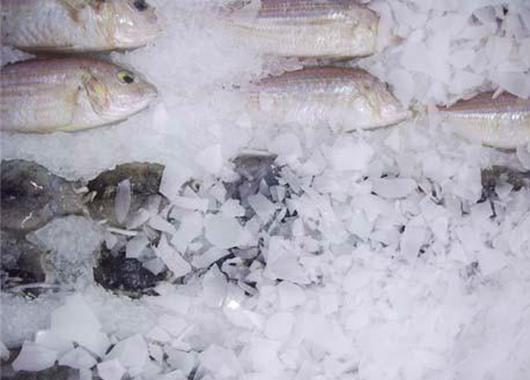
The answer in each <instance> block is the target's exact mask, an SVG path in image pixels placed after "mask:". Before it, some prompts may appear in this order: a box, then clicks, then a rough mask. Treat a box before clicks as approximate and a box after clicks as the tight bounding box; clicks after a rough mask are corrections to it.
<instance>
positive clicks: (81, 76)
mask: <svg viewBox="0 0 530 380" xmlns="http://www.w3.org/2000/svg"><path fill="white" fill-rule="evenodd" d="M156 97H157V89H156V88H155V87H154V86H153V85H152V84H150V83H148V82H147V81H145V80H144V79H142V78H141V77H140V76H139V75H138V74H135V73H133V72H131V71H129V70H126V69H123V68H121V67H119V66H116V65H114V64H112V63H108V62H103V61H98V60H94V59H88V58H64V59H49V60H31V61H24V62H20V63H15V64H12V65H7V66H4V67H2V69H1V71H0V116H1V124H0V128H1V130H2V131H8V132H19V133H51V132H58V131H63V132H74V131H79V130H84V129H88V128H93V127H97V126H102V125H106V124H110V123H114V122H118V121H121V120H124V119H127V118H128V117H130V116H132V115H134V114H136V113H138V112H140V111H142V110H143V109H145V108H147V107H148V106H149V105H150V104H151V103H152V102H153V101H154V99H155V98H156Z"/></svg>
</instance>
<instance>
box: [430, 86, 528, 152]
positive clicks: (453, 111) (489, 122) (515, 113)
mask: <svg viewBox="0 0 530 380" xmlns="http://www.w3.org/2000/svg"><path fill="white" fill-rule="evenodd" d="M438 111H439V112H440V115H441V120H442V122H444V123H446V124H447V125H448V126H449V128H450V129H451V130H452V131H454V132H455V133H457V134H458V135H460V136H463V137H464V138H466V139H468V140H471V141H475V142H480V143H482V144H484V145H489V146H492V147H496V148H504V149H514V148H516V147H517V146H521V145H526V144H528V143H530V99H522V98H519V97H517V96H515V95H511V94H508V93H502V94H501V95H499V96H498V97H496V98H493V93H491V92H487V93H483V94H480V95H477V96H475V97H474V98H472V99H469V100H461V101H459V102H457V103H455V104H454V105H452V106H450V107H438Z"/></svg>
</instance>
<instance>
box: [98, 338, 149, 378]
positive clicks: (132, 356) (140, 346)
mask: <svg viewBox="0 0 530 380" xmlns="http://www.w3.org/2000/svg"><path fill="white" fill-rule="evenodd" d="M105 360H107V361H111V360H117V361H118V362H119V363H120V364H121V366H123V368H125V369H127V371H128V372H129V373H130V374H131V375H132V376H134V375H136V374H139V373H141V372H142V370H143V367H144V366H145V364H146V363H147V361H148V360H149V351H148V349H147V343H146V342H145V340H144V338H143V337H142V336H141V335H140V334H136V335H133V336H131V337H129V338H127V339H124V340H122V341H120V342H118V343H117V344H116V345H115V346H114V347H113V348H112V350H111V351H110V352H109V353H108V354H107V356H106V357H105ZM98 368H99V366H98Z"/></svg>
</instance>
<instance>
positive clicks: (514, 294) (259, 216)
mask: <svg viewBox="0 0 530 380" xmlns="http://www.w3.org/2000/svg"><path fill="white" fill-rule="evenodd" d="M226 2H227V1H225V2H224V3H226ZM153 3H155V5H156V6H157V7H158V9H159V10H160V12H159V13H160V14H161V16H162V17H163V18H164V20H165V30H166V35H164V36H162V37H161V38H160V39H159V40H157V42H156V43H154V44H153V46H150V47H148V48H146V49H142V50H138V51H134V52H130V53H127V54H115V56H114V58H115V59H116V60H120V61H122V62H125V63H127V64H129V65H132V66H135V67H137V68H138V69H139V70H140V71H142V72H144V73H146V75H147V76H148V77H149V79H150V80H152V81H153V82H154V83H156V85H157V86H158V87H159V88H160V90H161V94H162V95H161V98H162V101H161V102H160V104H158V106H157V107H156V108H155V109H154V110H151V111H150V112H147V113H146V114H142V115H139V116H137V117H135V118H133V119H131V120H129V121H127V122H125V123H124V124H121V125H118V126H113V127H111V128H107V129H97V130H94V131H88V132H83V133H79V134H61V133H59V134H54V135H50V136H39V137H38V138H36V137H35V136H23V135H20V136H7V137H6V138H5V139H3V141H2V142H1V144H2V157H3V158H12V157H17V158H26V159H32V160H35V161H37V162H39V163H41V164H43V165H45V166H47V167H49V168H50V169H51V170H53V171H55V172H56V173H58V174H61V175H65V176H68V177H70V178H79V177H86V176H89V177H90V176H93V175H95V174H96V173H97V172H99V171H101V170H103V169H107V168H108V167H112V166H113V165H115V164H117V163H121V162H131V161H141V160H152V161H156V162H160V163H162V164H164V165H165V166H166V170H165V172H164V177H163V179H162V185H161V189H160V192H161V193H162V194H163V195H164V196H166V197H167V198H168V199H169V201H170V203H171V206H168V207H166V208H164V209H163V211H162V212H161V213H160V214H157V213H156V212H154V211H153V210H144V211H143V212H142V213H140V215H136V217H137V219H135V222H134V223H133V224H130V225H129V227H130V230H129V231H117V230H111V231H110V232H109V231H102V230H101V228H100V227H98V226H96V225H94V224H92V223H88V222H86V221H83V220H82V219H80V218H77V217H74V218H71V219H69V220H68V221H67V222H54V223H53V224H51V225H49V226H46V227H45V228H44V229H42V230H40V231H38V232H36V233H35V234H34V238H35V239H36V240H37V241H40V242H41V244H44V245H45V246H46V247H47V249H51V250H52V251H53V252H54V254H55V256H56V257H58V260H59V261H58V265H59V266H61V268H55V270H56V271H57V273H59V274H60V275H62V276H65V277H67V278H68V279H72V278H73V279H74V280H73V281H74V282H75V284H74V286H73V288H72V289H74V290H72V289H70V288H69V289H68V290H67V291H65V292H62V293H61V292H59V293H57V292H55V293H54V292H49V293H43V294H41V295H40V296H39V297H37V298H35V299H34V300H30V299H25V298H22V297H19V296H13V295H8V294H6V293H3V294H2V312H1V322H2V324H1V340H2V350H1V353H2V357H3V358H6V357H7V356H8V355H9V352H8V348H14V347H17V346H20V345H22V349H21V351H20V353H19V354H18V356H17V357H16V359H15V360H14V362H13V364H12V365H13V369H14V370H24V371H40V370H46V369H49V368H50V367H52V366H53V365H54V364H59V365H61V366H67V367H71V368H74V369H76V370H78V372H79V375H78V377H77V378H79V379H83V380H88V379H91V378H93V376H94V378H98V377H97V376H99V378H101V379H103V380H120V379H125V378H131V379H136V380H140V379H145V380H147V379H150V380H151V379H157V380H184V379H195V380H199V379H203V380H214V379H226V380H230V379H246V380H273V379H293V380H308V379H334V380H338V379H364V380H386V379H388V380H391V379H392V380H394V379H406V380H420V379H437V380H440V379H447V380H449V379H467V380H483V379H499V380H501V379H514V380H519V379H520V380H522V379H525V378H527V376H528V375H527V374H528V371H530V359H529V358H530V298H529V297H528V294H530V281H529V276H530V275H529V273H530V257H529V254H528V253H529V252H530V201H529V199H530V189H527V188H523V189H521V190H520V191H518V192H515V191H513V189H512V188H511V187H510V185H509V184H506V183H501V184H500V185H498V187H497V188H496V192H497V194H498V196H497V197H496V198H494V199H493V198H492V199H486V200H484V199H481V196H482V188H481V180H480V170H481V168H484V167H487V166H489V165H493V164H497V165H499V164H500V165H510V166H512V167H516V168H520V169H523V168H525V167H526V168H527V169H530V160H529V159H528V157H529V154H530V153H529V152H528V151H527V150H525V149H521V150H519V151H518V152H517V153H518V154H517V155H516V154H514V153H513V152H504V151H498V150H495V149H491V148H485V147H481V146H478V145H473V144H471V143H469V142H467V141H464V140H461V139H459V138H457V137H455V136H453V135H451V134H448V133H446V131H444V130H443V129H441V128H439V126H438V125H437V124H436V123H435V122H434V121H433V120H432V119H431V120H429V119H428V118H427V117H425V116H421V117H419V118H417V119H416V120H414V121H412V122H410V123H406V124H404V125H400V126H398V127H394V128H388V129H381V130H376V131H371V132H363V133H352V134H347V135H333V134H331V132H330V131H328V130H327V129H325V128H321V129H319V128H315V129H309V128H308V129H300V128H299V127H294V126H293V127H291V126H289V125H281V126H278V125H268V124H267V123H264V124H256V123H255V122H254V121H253V120H252V119H251V118H250V116H249V115H248V114H247V113H246V111H245V103H244V99H243V98H242V97H241V96H240V95H239V94H238V92H237V91H236V90H237V88H238V87H239V86H244V85H245V83H248V82H249V81H250V80H253V79H256V78H258V77H260V76H262V75H266V74H268V73H272V72H279V71H282V70H284V69H291V68H293V67H298V66H299V65H300V63H298V62H297V61H295V60H277V59H272V58H270V57H265V56H263V55H262V54H260V52H259V51H258V50H257V49H255V48H254V47H252V46H246V45H245V44H244V43H243V42H242V41H239V40H237V39H236V38H235V37H234V36H233V35H231V34H230V33H229V32H228V31H226V30H225V29H224V28H223V26H222V23H220V22H219V21H216V17H215V15H216V9H217V8H218V7H220V6H222V5H223V4H221V3H220V2H214V1H211V2H206V1H191V0H189V1H179V2H174V1H171V0H158V1H153ZM498 3H499V2H498V1H493V0H492V1H488V0H473V1H457V0H444V1H434V0H422V1H419V0H416V1H398V0H376V1H373V2H371V3H370V6H371V7H373V8H374V9H377V10H378V12H380V14H381V19H382V23H383V26H382V28H391V29H392V30H393V31H394V33H395V34H396V35H397V36H398V37H401V38H403V39H404V40H403V41H402V42H401V43H400V44H398V45H395V46H393V47H391V48H389V49H387V50H385V51H384V52H381V53H379V54H378V55H376V56H374V57H370V58H365V59H363V60H361V65H363V66H365V67H366V68H367V69H368V70H370V71H371V72H372V73H374V74H375V75H377V76H379V77H380V78H381V79H383V80H386V81H388V82H389V83H390V84H391V86H392V87H393V89H394V91H395V92H396V94H397V96H398V97H399V98H400V99H401V100H402V101H404V102H405V103H409V102H411V101H413V102H416V101H419V102H423V103H429V104H430V103H433V102H434V103H444V102H452V101H454V100H456V99H458V98H462V97H468V96H469V95H471V94H473V93H476V92H478V91H479V90H481V89H485V88H492V89H495V90H496V89H497V88H498V87H499V86H500V88H502V89H505V90H507V91H511V92H514V93H516V94H518V95H521V96H528V95H530V74H529V69H530V7H529V4H528V3H527V2H525V1H517V0H512V1H507V2H505V3H504V4H503V5H499V4H498ZM247 148H254V149H263V150H268V151H269V152H271V153H274V154H276V155H277V156H278V158H277V159H276V164H277V165H278V167H280V168H281V170H280V174H279V178H278V184H277V185H274V186H272V187H268V186H260V191H259V192H258V193H257V194H255V195H253V196H251V197H250V198H249V199H248V205H246V204H245V205H243V204H241V203H240V202H239V201H237V200H234V199H229V200H226V197H225V196H226V189H225V187H224V186H223V183H222V182H229V181H231V180H234V179H236V178H237V175H236V174H235V173H234V165H233V163H231V162H230V158H233V157H234V156H235V155H236V154H237V153H239V152H240V151H241V150H243V149H247ZM190 179H193V180H194V182H195V183H198V184H200V186H197V187H195V188H192V186H183V185H184V184H186V183H188V181H189V180H190ZM128 186H129V185H128V184H127V183H122V184H120V190H119V191H118V194H119V196H118V200H117V202H116V215H117V216H119V218H122V219H123V220H126V218H127V214H128V208H129V206H130V193H129V192H130V189H129V190H128ZM183 189H184V190H183ZM128 197H129V198H128ZM245 207H250V208H251V209H252V212H251V213H250V215H251V217H250V219H249V218H247V217H245V216H248V214H247V213H246V210H245ZM155 209H156V208H155ZM145 226H149V228H151V229H154V230H156V231H160V232H161V234H162V235H161V238H160V240H159V241H157V242H150V241H149V239H147V238H145V235H143V234H142V231H144V229H145V228H146V227H145ZM61 231H63V232H61ZM124 234H125V235H131V236H126V238H127V242H126V246H127V248H126V249H127V255H128V257H140V256H141V255H142V254H143V253H145V251H146V250H147V251H149V252H150V255H151V256H149V257H151V259H150V261H149V262H146V263H144V265H145V266H146V267H147V268H148V269H150V270H152V271H153V272H159V271H161V270H162V268H163V267H167V268H168V269H169V270H170V271H171V272H172V273H173V277H174V278H175V279H177V278H178V279H180V281H178V282H177V283H175V284H170V283H168V282H164V283H161V284H160V285H158V286H157V288H156V291H157V293H158V294H159V295H158V296H143V297H141V298H140V299H136V300H132V299H129V298H127V297H125V296H119V295H115V294H113V293H110V292H106V291H104V290H103V289H102V288H100V287H98V286H95V285H94V284H91V283H89V284H87V283H86V281H87V278H89V277H90V275H89V273H88V274H87V273H86V271H87V268H89V267H90V266H91V265H92V264H91V261H90V260H91V258H90V255H91V254H92V253H93V251H94V245H95V244H97V243H98V242H101V241H103V240H105V244H107V246H112V245H113V244H116V241H117V240H118V238H123V236H124ZM113 236H114V238H113ZM50 244H51V245H53V246H50ZM236 247H237V249H235V248H236ZM69 249H70V250H71V252H72V254H71V255H68V254H67V253H68V251H69ZM74 265H75V268H73V267H72V266H74ZM61 269H63V270H61Z"/></svg>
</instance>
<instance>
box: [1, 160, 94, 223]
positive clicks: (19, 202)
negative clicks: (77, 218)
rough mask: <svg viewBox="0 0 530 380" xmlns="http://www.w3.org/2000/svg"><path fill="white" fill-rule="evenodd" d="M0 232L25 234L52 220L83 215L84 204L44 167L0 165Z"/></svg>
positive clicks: (13, 162) (22, 163)
mask: <svg viewBox="0 0 530 380" xmlns="http://www.w3.org/2000/svg"><path fill="white" fill-rule="evenodd" d="M0 174H1V178H2V181H1V187H0V190H1V194H0V195H1V198H0V208H1V212H2V217H1V218H0V225H1V228H2V230H3V231H10V232H21V233H26V232H29V231H33V230H36V229H38V228H40V227H42V226H44V225H45V224H46V223H48V222H49V221H50V220H51V219H53V218H54V217H56V216H61V215H67V214H82V213H84V210H85V209H84V200H83V197H82V195H81V194H78V193H76V192H75V190H74V186H73V184H71V183H69V182H68V181H67V180H65V179H64V178H61V177H58V176H56V175H54V174H52V173H50V172H49V171H48V170H47V169H46V168H45V167H43V166H41V165H38V164H36V163H33V162H29V161H23V160H10V161H2V164H1V173H0Z"/></svg>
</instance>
